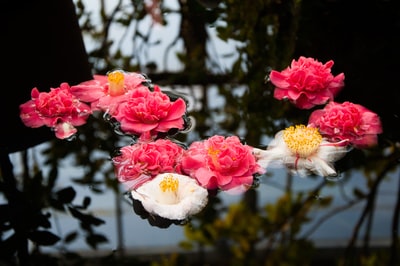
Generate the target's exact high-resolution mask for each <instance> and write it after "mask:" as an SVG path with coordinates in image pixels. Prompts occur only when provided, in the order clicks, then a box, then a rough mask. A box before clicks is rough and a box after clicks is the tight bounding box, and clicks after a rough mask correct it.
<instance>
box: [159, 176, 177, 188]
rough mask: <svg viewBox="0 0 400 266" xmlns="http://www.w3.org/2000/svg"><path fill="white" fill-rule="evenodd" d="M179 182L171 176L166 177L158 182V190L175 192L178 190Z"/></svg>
mask: <svg viewBox="0 0 400 266" xmlns="http://www.w3.org/2000/svg"><path fill="white" fill-rule="evenodd" d="M178 187H179V180H178V178H175V177H174V176H173V175H166V176H165V177H164V179H163V180H162V181H161V182H160V189H161V190H162V192H166V191H171V192H175V191H177V190H178Z"/></svg>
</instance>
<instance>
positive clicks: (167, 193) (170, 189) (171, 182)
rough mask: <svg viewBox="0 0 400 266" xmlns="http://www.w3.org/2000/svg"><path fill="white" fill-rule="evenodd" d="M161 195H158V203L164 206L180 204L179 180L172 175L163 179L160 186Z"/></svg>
mask: <svg viewBox="0 0 400 266" xmlns="http://www.w3.org/2000/svg"><path fill="white" fill-rule="evenodd" d="M159 186H160V190H161V193H158V196H157V201H158V202H160V203H162V204H167V205H169V204H177V203H178V202H179V195H178V193H177V192H178V187H179V180H178V178H176V177H174V176H173V175H172V174H167V175H165V176H164V177H163V179H162V180H161V182H160V184H159Z"/></svg>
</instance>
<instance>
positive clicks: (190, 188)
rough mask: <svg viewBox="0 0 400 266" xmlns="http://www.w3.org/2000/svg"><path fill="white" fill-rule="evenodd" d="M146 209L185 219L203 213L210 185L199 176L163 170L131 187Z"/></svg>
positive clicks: (152, 212)
mask: <svg viewBox="0 0 400 266" xmlns="http://www.w3.org/2000/svg"><path fill="white" fill-rule="evenodd" d="M131 195H132V197H133V199H136V200H139V201H140V202H141V203H142V205H143V207H144V209H145V210H146V211H148V212H149V213H151V214H153V215H158V216H160V217H163V218H167V219H170V220H185V219H186V218H188V217H189V216H191V215H194V214H197V213H199V212H200V211H201V210H202V209H203V208H204V207H205V206H206V204H207V202H208V191H207V189H205V188H203V187H201V186H199V185H198V184H197V182H196V180H195V179H193V178H191V177H189V176H185V175H180V174H176V173H163V174H159V175H157V176H156V177H155V178H153V179H152V180H150V181H148V182H146V183H144V184H142V185H141V186H139V187H138V188H136V189H134V190H132V191H131Z"/></svg>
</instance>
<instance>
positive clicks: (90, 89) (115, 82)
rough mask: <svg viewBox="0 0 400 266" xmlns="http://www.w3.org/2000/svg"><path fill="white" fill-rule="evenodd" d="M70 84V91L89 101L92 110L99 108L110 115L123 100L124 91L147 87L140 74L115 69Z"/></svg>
mask: <svg viewBox="0 0 400 266" xmlns="http://www.w3.org/2000/svg"><path fill="white" fill-rule="evenodd" d="M93 77H94V79H92V80H89V81H85V82H82V83H80V84H78V85H75V86H71V92H72V93H73V94H74V95H75V96H76V97H78V98H79V99H80V100H81V101H83V102H88V103H91V107H92V109H93V111H95V110H101V111H104V112H106V113H108V114H110V115H112V114H113V113H114V112H115V109H116V108H117V106H118V105H119V104H120V103H121V102H123V101H125V99H126V97H127V96H126V93H127V92H128V91H131V90H135V89H137V88H141V87H144V88H147V87H146V86H145V85H144V84H145V83H146V82H148V80H147V79H146V78H145V77H144V76H143V75H141V74H138V73H134V72H125V71H122V70H115V71H111V72H109V73H108V74H107V75H106V76H105V75H94V76H93Z"/></svg>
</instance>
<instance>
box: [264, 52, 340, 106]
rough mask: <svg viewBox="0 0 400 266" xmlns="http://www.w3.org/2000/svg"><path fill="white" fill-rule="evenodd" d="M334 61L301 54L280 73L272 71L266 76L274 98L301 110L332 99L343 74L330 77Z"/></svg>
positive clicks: (337, 90)
mask: <svg viewBox="0 0 400 266" xmlns="http://www.w3.org/2000/svg"><path fill="white" fill-rule="evenodd" d="M333 63H334V62H333V61H332V60H330V61H328V62H326V63H325V64H322V63H320V62H318V61H317V60H315V59H313V58H307V57H303V56H301V57H300V58H299V60H298V61H296V60H293V61H292V63H291V65H290V66H289V67H287V68H286V69H285V70H283V71H282V72H278V71H275V70H273V71H271V74H270V76H269V78H270V80H271V82H272V84H273V85H274V86H275V90H274V97H275V98H276V99H278V100H282V99H288V100H289V101H290V102H292V103H293V104H294V105H295V106H296V107H298V108H300V109H310V108H312V107H314V106H316V105H321V104H325V103H327V102H328V101H330V100H333V98H334V96H336V94H337V93H338V92H339V91H340V90H341V89H342V88H343V87H344V74H343V73H341V74H339V75H337V76H333V75H332V73H331V68H332V66H333Z"/></svg>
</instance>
